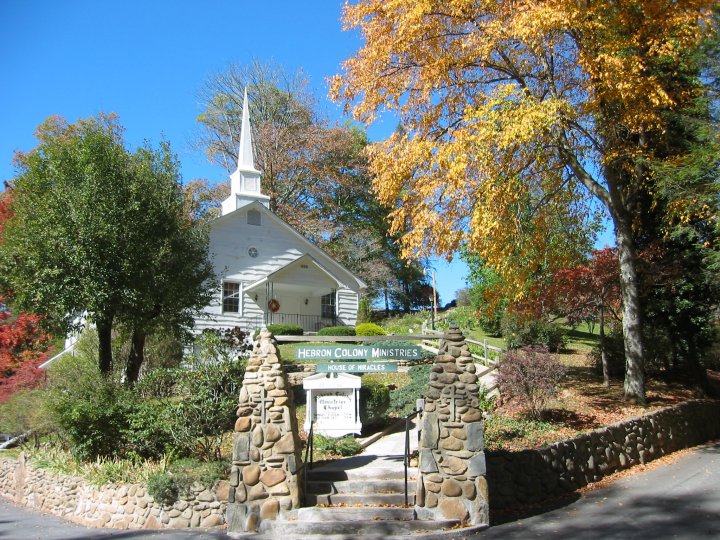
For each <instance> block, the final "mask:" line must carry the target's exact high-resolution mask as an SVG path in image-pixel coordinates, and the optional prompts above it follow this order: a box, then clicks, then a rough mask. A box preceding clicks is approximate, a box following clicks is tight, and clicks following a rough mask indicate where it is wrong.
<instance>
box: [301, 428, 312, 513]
mask: <svg viewBox="0 0 720 540" xmlns="http://www.w3.org/2000/svg"><path fill="white" fill-rule="evenodd" d="M314 427H315V422H314V421H313V420H311V421H310V431H309V432H308V438H307V446H306V447H305V459H304V460H303V464H302V467H301V468H300V469H299V470H301V471H302V473H303V506H306V505H307V477H308V470H312V468H313V451H314V448H313V446H314V445H313V441H314V439H315V437H314ZM308 454H310V466H309V467H308Z"/></svg>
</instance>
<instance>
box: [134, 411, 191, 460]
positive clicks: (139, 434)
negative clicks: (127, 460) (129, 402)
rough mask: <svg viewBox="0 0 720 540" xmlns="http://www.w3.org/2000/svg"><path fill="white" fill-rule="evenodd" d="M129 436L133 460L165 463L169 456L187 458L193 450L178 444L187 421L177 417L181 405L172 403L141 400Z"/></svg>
mask: <svg viewBox="0 0 720 540" xmlns="http://www.w3.org/2000/svg"><path fill="white" fill-rule="evenodd" d="M129 420H130V422H129V426H128V429H127V431H126V433H125V439H126V441H127V452H126V454H127V455H129V456H139V457H142V458H146V459H155V460H157V459H161V458H162V457H163V456H164V455H165V454H166V453H168V452H172V453H173V454H175V455H178V456H186V455H188V454H189V452H190V449H189V448H187V447H180V446H179V445H178V444H177V440H176V435H175V434H176V433H178V432H179V431H181V430H182V428H183V424H184V422H186V419H185V418H183V417H182V416H180V415H178V414H177V404H176V403H175V402H174V401H172V400H169V399H151V400H142V399H140V400H138V401H137V404H136V406H135V408H134V410H133V412H132V415H131V416H130V419H129Z"/></svg>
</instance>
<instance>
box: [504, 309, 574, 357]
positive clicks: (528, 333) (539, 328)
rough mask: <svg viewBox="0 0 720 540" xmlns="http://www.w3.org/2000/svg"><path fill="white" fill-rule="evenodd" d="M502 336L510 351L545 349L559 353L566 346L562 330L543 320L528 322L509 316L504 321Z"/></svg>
mask: <svg viewBox="0 0 720 540" xmlns="http://www.w3.org/2000/svg"><path fill="white" fill-rule="evenodd" d="M502 335H503V338H504V339H505V343H506V344H507V347H508V349H518V348H520V347H543V348H545V349H547V350H548V351H550V352H558V351H559V350H560V349H562V347H563V346H564V345H565V336H564V334H563V330H562V328H560V326H558V325H557V324H553V323H551V322H549V321H545V320H541V319H532V320H527V319H523V318H520V317H516V316H512V315H507V316H505V317H504V318H503V320H502Z"/></svg>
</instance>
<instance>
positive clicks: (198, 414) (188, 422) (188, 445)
mask: <svg viewBox="0 0 720 540" xmlns="http://www.w3.org/2000/svg"><path fill="white" fill-rule="evenodd" d="M244 373H245V361H244V360H236V361H230V362H222V363H217V364H206V363H202V362H197V361H196V362H195V363H194V364H193V365H191V366H190V369H188V370H187V371H185V372H184V373H183V375H182V377H181V378H180V380H179V381H178V397H180V398H182V399H180V400H178V401H174V402H173V403H174V408H173V411H172V414H174V415H175V416H176V417H178V418H181V419H182V420H183V421H182V422H180V423H178V425H176V426H175V429H174V431H173V433H172V435H173V445H174V449H176V450H177V451H178V452H179V453H180V454H185V453H187V452H188V451H189V452H190V453H191V454H192V455H195V456H197V457H200V458H202V459H205V460H211V459H219V457H220V448H221V446H222V443H223V441H224V438H225V434H226V432H228V431H231V430H232V428H233V424H234V421H235V414H234V413H235V409H236V407H237V396H238V394H239V392H240V385H241V384H242V379H243V375H244Z"/></svg>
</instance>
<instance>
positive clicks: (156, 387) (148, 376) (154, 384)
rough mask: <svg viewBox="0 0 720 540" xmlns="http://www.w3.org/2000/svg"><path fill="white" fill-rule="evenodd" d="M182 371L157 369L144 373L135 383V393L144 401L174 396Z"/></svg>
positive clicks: (177, 369)
mask: <svg viewBox="0 0 720 540" xmlns="http://www.w3.org/2000/svg"><path fill="white" fill-rule="evenodd" d="M183 371H184V370H183V369H179V368H159V369H153V370H150V371H146V372H145V373H143V374H142V375H141V376H140V380H139V381H138V382H137V383H135V392H137V394H138V395H139V396H140V397H142V398H144V399H158V398H167V397H170V396H172V395H174V394H175V391H176V388H177V383H178V380H179V379H180V377H182V373H183Z"/></svg>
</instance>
